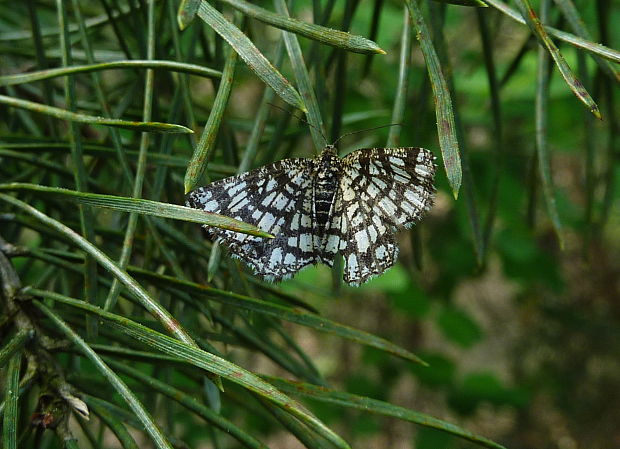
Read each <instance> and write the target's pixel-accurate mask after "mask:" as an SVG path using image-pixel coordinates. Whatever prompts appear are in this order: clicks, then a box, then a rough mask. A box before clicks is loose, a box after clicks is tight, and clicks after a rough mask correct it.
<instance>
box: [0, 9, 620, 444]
mask: <svg viewBox="0 0 620 449" xmlns="http://www.w3.org/2000/svg"><path fill="white" fill-rule="evenodd" d="M515 4H516V6H517V7H518V10H514V9H512V8H510V7H509V6H508V5H506V4H505V3H504V2H501V1H498V0H484V1H481V0H441V1H435V2H430V1H429V2H426V1H416V0H405V1H403V2H397V1H392V0H391V1H384V0H375V1H372V2H370V1H365V2H360V1H356V0H338V1H332V0H324V1H319V0H316V1H313V2H292V1H289V2H285V1H284V0H275V1H273V2H268V1H257V2H252V3H250V2H246V1H243V0H219V1H212V2H207V1H201V0H183V1H181V2H176V1H173V0H165V1H158V2H155V1H153V0H146V1H134V0H129V1H120V2H116V1H114V2H108V1H101V2H79V1H77V0H72V1H63V0H58V1H56V2H45V1H43V2H32V1H27V2H21V3H20V2H4V3H2V4H0V17H2V20H1V21H0V52H1V53H2V60H3V64H2V68H1V69H0V70H2V73H0V104H1V105H2V107H1V108H0V205H1V206H0V285H1V286H2V291H1V295H0V380H1V382H0V391H2V393H0V395H1V397H0V423H1V431H2V436H1V438H2V445H3V447H6V448H15V449H17V448H20V447H68V448H74V447H89V446H90V447H94V448H102V447H108V446H109V445H110V443H109V441H111V439H114V440H115V442H114V443H113V444H117V443H116V441H118V444H120V445H121V446H122V447H124V448H134V447H140V446H141V445H142V444H148V445H150V446H149V447H157V448H172V447H202V446H205V445H206V447H214V448H229V447H249V448H264V447H267V444H271V443H272V442H273V445H274V446H275V445H279V446H282V445H283V444H288V443H290V436H293V437H295V438H296V439H297V440H298V441H299V444H300V445H304V446H305V447H309V448H332V447H341V448H346V447H350V446H355V447H358V446H359V447H368V442H369V441H378V442H379V443H378V444H381V445H383V446H385V447H389V446H391V445H393V444H394V443H395V442H400V441H401V439H406V440H409V441H410V444H411V445H412V447H415V448H416V449H425V448H436V447H442V448H459V447H464V446H463V445H467V447H470V446H472V445H475V446H483V447H490V448H501V447H504V446H502V445H500V443H498V442H495V441H493V440H497V441H499V442H501V443H502V444H504V445H505V446H506V447H526V446H532V442H531V441H532V440H527V438H529V436H530V435H534V434H535V431H537V432H538V433H537V434H536V435H537V436H536V437H531V438H534V439H535V438H538V440H536V442H538V443H540V444H538V445H536V444H534V446H537V447H554V445H557V444H556V443H557V441H556V440H557V439H561V438H560V437H562V435H560V436H559V437H558V436H557V435H555V434H554V435H551V434H552V432H548V428H547V427H550V424H549V422H547V421H544V420H537V416H538V415H536V414H535V413H534V412H536V410H538V409H540V408H542V409H543V412H544V411H545V409H544V407H552V406H557V407H560V408H561V410H562V411H564V413H563V414H558V413H556V414H553V413H555V411H553V413H551V412H550V414H551V415H552V416H554V417H557V416H558V415H560V417H561V418H562V419H566V422H567V423H570V424H571V425H570V426H569V425H566V427H567V428H581V427H583V428H588V427H592V428H594V427H595V426H594V425H593V423H592V418H591V417H590V418H588V413H589V414H592V413H591V411H590V410H592V409H595V410H596V414H595V417H596V418H597V419H598V418H600V420H605V417H609V418H608V419H609V421H610V422H615V421H614V419H615V418H616V417H618V415H617V412H615V411H614V410H613V409H612V408H611V407H610V405H609V404H611V403H616V402H617V400H616V401H614V398H615V396H617V394H615V393H614V392H615V391H620V387H618V378H620V373H619V371H620V370H619V369H618V368H617V354H616V348H617V347H618V344H619V342H620V336H619V335H618V333H617V332H616V331H615V330H614V329H618V328H620V327H619V323H618V322H617V316H620V313H618V310H617V307H618V306H617V296H615V295H614V292H615V293H617V278H618V273H620V267H619V266H618V260H617V257H614V256H613V255H614V254H617V252H618V251H620V248H619V247H618V242H619V241H620V239H619V238H618V237H619V236H620V231H619V229H620V222H619V221H618V217H617V215H618V214H617V203H618V198H619V197H620V190H619V189H618V187H617V186H618V183H617V178H618V176H620V169H619V168H618V154H619V153H618V152H619V149H618V142H620V139H618V123H619V121H618V116H617V107H618V101H619V100H618V95H617V86H618V82H619V80H620V76H619V72H618V63H620V52H618V51H617V50H614V49H613V48H612V47H613V44H614V42H615V44H616V46H617V43H618V38H619V35H618V30H617V29H616V28H617V27H616V28H614V27H613V26H611V24H614V23H618V22H619V21H620V10H619V9H618V8H617V7H612V6H611V3H610V2H608V1H600V2H583V1H582V2H577V3H576V4H573V1H572V0H556V1H555V2H554V4H551V2H549V1H547V0H541V1H540V2H530V1H529V0H518V1H517V2H515ZM453 5H462V6H453ZM548 24H560V26H561V27H562V30H560V29H558V28H556V27H553V26H549V25H548ZM179 26H180V27H181V28H182V31H181V30H180V28H179ZM566 30H568V31H566ZM599 42H601V43H599ZM567 44H570V45H571V46H572V47H571V46H569V45H567ZM558 75H561V76H558ZM595 101H596V102H595ZM580 102H581V103H583V104H585V105H586V108H585V109H584V108H583V107H582V106H581V103H580ZM272 103H273V104H274V105H275V106H276V107H272ZM597 104H598V105H597ZM280 109H284V110H285V112H284V113H283V112H281V111H280ZM300 111H301V112H300ZM295 112H297V114H300V113H301V114H303V113H305V117H304V121H306V122H307V123H309V124H310V125H311V126H310V129H309V130H308V129H307V128H306V127H305V125H304V124H303V123H302V122H301V120H299V117H298V116H297V117H296V116H294V113H295ZM600 116H602V117H603V119H604V121H602V122H600V121H598V120H597V118H600ZM386 123H401V124H402V125H403V126H400V127H396V126H395V127H391V128H389V129H380V130H376V131H375V132H373V133H367V134H364V135H358V136H356V138H357V139H358V143H357V144H355V145H353V144H352V143H351V142H352V139H351V138H347V139H345V140H343V141H341V146H342V148H341V151H340V152H341V154H345V153H346V152H348V151H350V150H351V149H352V148H353V147H354V146H355V147H359V146H362V145H364V146H385V145H386V143H387V145H388V146H394V145H403V146H424V147H427V148H430V149H432V151H434V153H435V154H436V155H437V156H438V157H439V159H438V162H437V164H438V166H439V167H441V169H440V170H438V177H437V187H438V194H437V201H436V207H435V209H434V210H433V212H432V213H431V214H430V216H429V217H428V219H427V221H425V222H424V223H422V224H421V225H420V226H417V227H416V228H415V229H413V230H412V231H409V232H407V233H402V234H401V235H400V237H399V239H400V247H401V248H402V251H401V258H400V263H399V264H398V265H397V266H395V267H394V268H392V269H391V270H390V271H388V272H387V273H386V274H385V275H383V276H381V277H378V278H376V279H373V280H372V281H370V282H369V283H367V284H365V285H363V286H361V287H359V288H351V287H344V286H341V285H339V279H340V275H339V273H338V269H337V268H336V269H335V270H334V271H333V272H331V271H330V270H328V269H327V268H326V267H315V268H309V269H307V270H305V271H304V272H302V273H300V274H299V275H298V276H296V277H295V278H294V279H291V280H288V281H286V282H284V283H282V284H281V285H271V284H268V283H265V282H262V281H259V280H257V279H256V278H254V277H253V276H252V275H251V274H250V273H248V271H247V270H246V269H245V268H244V267H243V266H242V265H241V264H239V263H238V262H237V261H236V260H235V259H232V258H231V257H230V255H229V254H226V253H224V252H221V251H220V249H219V247H218V246H217V245H214V244H212V243H211V242H209V241H208V240H205V239H204V236H203V235H202V234H201V230H200V226H199V225H198V224H197V223H200V224H208V225H213V226H219V227H222V228H227V229H234V230H238V231H240V232H247V233H250V234H257V235H263V234H261V232H262V231H260V230H258V229H256V228H255V227H254V226H251V225H249V224H246V223H241V222H238V221H236V220H233V219H230V218H228V217H222V216H218V215H215V214H207V213H204V212H201V211H196V210H193V209H188V208H186V207H183V206H181V204H183V202H184V194H185V193H186V192H187V191H189V190H191V189H193V188H195V187H196V186H199V185H203V184H205V183H207V182H208V181H209V180H211V179H217V178H220V177H222V176H229V175H232V174H235V173H240V172H244V171H247V170H249V169H251V168H253V167H255V166H258V165H261V164H264V163H269V162H273V161H276V160H279V159H282V158H285V157H289V156H294V157H297V156H304V157H310V156H311V155H312V154H315V153H316V152H317V151H318V150H320V148H319V147H320V146H321V145H323V144H324V142H323V140H324V135H327V136H328V137H329V138H328V140H335V139H336V138H337V137H339V136H340V135H341V134H344V133H345V132H349V131H359V130H360V129H363V128H365V127H376V126H378V125H383V124H386ZM310 137H311V138H310ZM459 193H460V195H459ZM457 197H458V200H457V199H456V198H457ZM614 207H616V209H614ZM267 237H268V236H267ZM489 311H491V312H489ZM515 326H516V327H519V326H520V329H521V330H520V334H519V335H518V337H515V334H518V332H517V331H515V329H514V327H515ZM584 342H588V343H587V344H586V343H584ZM592 342H595V344H593V343H592ZM480 352H482V353H485V355H486V352H489V353H490V354H491V355H486V357H481V356H480ZM497 354H501V355H503V356H505V359H507V360H508V362H505V363H503V364H500V363H499V362H497V359H493V358H492V356H493V355H495V356H497ZM549 354H551V355H552V356H548V355H549ZM500 358H501V357H500ZM614 360H615V364H614ZM575 361H577V362H575ZM487 362H488V365H489V366H487ZM500 365H501V369H500V368H498V366H500ZM575 373H577V374H575ZM584 379H585V380H584ZM607 394H609V395H610V398H608V397H607ZM614 395H615V396H614ZM540 397H543V398H549V397H551V398H552V400H551V401H547V402H548V403H550V404H551V405H549V404H545V405H544V406H541V405H540V404H539V402H540ZM537 399H538V402H537ZM616 399H618V400H620V398H616ZM489 407H490V408H491V409H492V410H494V411H508V413H509V414H510V413H513V414H514V413H517V412H518V413H519V416H520V417H521V418H520V421H519V422H518V423H517V424H515V426H517V425H521V426H522V427H521V428H518V429H517V428H516V427H515V428H513V431H500V430H497V431H495V433H494V434H493V435H490V436H491V438H492V439H490V438H487V437H485V436H482V435H479V434H478V433H477V432H476V433H473V432H470V431H469V430H467V428H468V427H469V424H470V423H473V424H474V425H475V424H476V422H477V426H475V428H482V429H492V428H495V427H496V426H494V421H492V420H491V418H489V415H488V414H487V415H485V414H484V413H485V410H488V408H489ZM536 407H538V409H536ZM530 409H532V410H534V412H532V413H531V414H530V413H529V412H530ZM541 413H542V412H541ZM433 415H438V416H439V417H435V416H433ZM447 417H449V418H447ZM87 418H90V419H88V420H87ZM619 418H620V417H619ZM554 419H555V418H554ZM395 420H401V421H403V423H404V424H408V423H412V424H415V425H416V426H410V427H411V428H412V430H409V431H408V432H409V433H404V434H403V435H404V436H402V435H401V434H399V433H395V432H393V430H394V429H393V423H394V422H395ZM476 420H478V421H476ZM481 420H482V424H483V425H482V426H481V425H480V424H481V422H480V421H481ZM487 421H492V422H487ZM514 421H516V419H514ZM539 421H540V422H539ZM554 422H555V423H556V424H554V425H553V428H554V429H555V428H557V427H558V426H559V424H557V423H558V422H559V421H558V419H556V420H555V421H554ZM560 427H561V426H560ZM413 429H416V430H413ZM413 432H415V434H414V433H413ZM480 433H486V432H485V431H484V432H483V431H481V432H480ZM586 433H587V429H586V430H585V431H584V434H586ZM600 433H601V434H602V435H607V433H606V432H605V431H601V432H600ZM283 435H284V436H283ZM564 436H565V435H564ZM551 438H555V440H553V441H551V440H550V439H551ZM584 438H586V437H584ZM144 441H148V443H144ZM562 441H565V442H566V441H567V440H566V438H565V439H564V440H562ZM584 441H588V442H593V441H594V442H598V441H600V440H597V439H596V438H595V437H594V436H591V435H588V436H587V438H586V439H584ZM391 443H392V444H391ZM583 446H584V447H598V446H600V445H598V446H597V444H585V443H584V444H583ZM115 447H116V446H115Z"/></svg>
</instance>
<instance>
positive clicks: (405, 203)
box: [330, 148, 435, 285]
mask: <svg viewBox="0 0 620 449" xmlns="http://www.w3.org/2000/svg"><path fill="white" fill-rule="evenodd" d="M434 159H435V158H434V156H433V155H432V153H431V152H430V151H428V150H425V149H423V148H372V149H361V150H358V151H355V152H353V153H351V154H349V155H348V156H346V157H345V158H344V159H343V170H342V177H341V179H340V184H339V192H338V197H337V199H336V200H337V201H338V202H339V204H338V211H339V213H340V217H334V218H333V219H332V223H333V224H334V226H336V227H337V228H338V229H339V232H338V234H340V239H339V241H338V244H337V245H335V244H334V245H332V246H331V248H330V249H332V250H334V249H335V248H336V246H337V250H338V251H340V252H341V253H342V255H343V257H344V260H345V269H344V280H345V282H347V283H348V284H354V285H357V284H361V283H363V282H366V281H367V280H369V279H370V278H372V277H374V276H377V275H379V274H381V273H383V272H384V271H385V270H387V269H388V268H389V267H391V266H392V265H394V263H395V261H396V258H397V256H398V246H397V245H396V243H395V241H394V232H395V231H396V230H397V229H400V228H406V227H410V226H412V225H413V224H415V223H416V222H417V221H419V220H420V219H421V218H422V216H423V214H424V213H425V212H426V211H428V210H429V209H430V208H431V206H432V202H433V196H434V192H435V189H434V187H433V177H434V174H435V164H434V162H433V161H434Z"/></svg>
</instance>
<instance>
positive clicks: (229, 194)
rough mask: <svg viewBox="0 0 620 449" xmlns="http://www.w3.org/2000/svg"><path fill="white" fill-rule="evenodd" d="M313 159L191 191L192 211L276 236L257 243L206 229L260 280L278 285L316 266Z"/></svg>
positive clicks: (236, 234)
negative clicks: (303, 269)
mask: <svg viewBox="0 0 620 449" xmlns="http://www.w3.org/2000/svg"><path fill="white" fill-rule="evenodd" d="M313 172H314V161H313V160H312V159H286V160H282V161H279V162H276V163H274V164H270V165H266V166H264V167H261V168H258V169H255V170H252V171H250V172H247V173H244V174H242V175H239V176H232V177H230V178H225V179H222V180H220V181H216V182H213V183H211V184H209V185H207V186H204V187H200V188H198V189H196V190H194V191H192V192H191V193H190V194H189V195H188V198H187V204H188V206H191V207H195V208H198V209H203V210H205V211H208V212H215V213H218V214H221V215H226V216H229V217H232V218H235V219H237V220H241V221H244V222H246V223H250V224H253V225H255V226H258V227H259V228H260V229H262V230H263V231H265V232H268V233H270V234H272V235H274V236H275V238H273V239H268V238H262V237H255V236H251V235H247V234H241V233H239V232H234V231H228V230H224V229H220V228H215V227H210V226H205V228H206V229H207V232H208V234H209V235H210V236H211V237H212V238H214V239H215V240H216V241H218V242H220V243H221V244H223V245H225V246H227V247H228V248H229V249H230V250H231V253H232V255H233V256H235V257H238V258H239V259H241V260H242V261H244V262H245V263H246V264H247V265H248V266H249V267H250V268H251V269H252V270H253V271H254V272H255V273H256V274H257V275H259V276H262V277H264V278H266V279H268V280H272V281H279V280H282V279H284V278H287V277H290V276H292V275H293V274H295V273H296V272H297V271H299V270H301V269H302V268H304V267H305V266H307V265H309V264H313V263H317V262H318V260H317V259H316V248H317V247H318V245H319V244H320V242H319V241H318V237H317V236H316V229H315V224H314V222H313V218H312V217H313V214H312V201H313V196H312V179H313Z"/></svg>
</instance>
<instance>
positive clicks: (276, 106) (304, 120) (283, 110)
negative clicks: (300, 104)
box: [267, 103, 329, 145]
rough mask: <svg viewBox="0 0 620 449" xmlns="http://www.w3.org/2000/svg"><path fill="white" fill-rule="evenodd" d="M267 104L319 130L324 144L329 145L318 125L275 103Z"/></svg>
mask: <svg viewBox="0 0 620 449" xmlns="http://www.w3.org/2000/svg"><path fill="white" fill-rule="evenodd" d="M267 104H268V105H269V106H273V107H274V108H276V109H279V110H281V111H282V112H286V113H287V114H290V115H291V116H292V117H293V118H296V119H297V120H299V121H301V122H303V123H305V124H306V125H308V126H310V127H311V128H314V129H316V130H317V131H318V132H319V134H320V135H321V137H322V138H323V141H324V142H325V145H329V141H328V140H327V137H325V134H323V130H321V129H320V128H319V127H318V126H315V125H313V124H312V123H310V122H309V121H307V120H306V119H304V118H303V117H301V116H297V115H295V114H294V113H293V112H291V111H287V110H286V109H284V108H282V107H280V106H278V105H275V104H273V103H267Z"/></svg>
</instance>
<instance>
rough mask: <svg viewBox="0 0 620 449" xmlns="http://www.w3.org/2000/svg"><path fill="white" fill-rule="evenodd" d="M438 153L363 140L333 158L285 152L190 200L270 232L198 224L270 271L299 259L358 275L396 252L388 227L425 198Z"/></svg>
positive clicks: (429, 197)
mask: <svg viewBox="0 0 620 449" xmlns="http://www.w3.org/2000/svg"><path fill="white" fill-rule="evenodd" d="M434 160H435V157H434V156H433V154H432V153H431V152H430V151H429V150H426V149H424V148H414V147H402V148H364V149H359V150H356V151H354V152H352V153H350V154H348V155H347V156H345V157H344V158H340V157H339V156H338V155H337V153H336V149H335V147H334V146H333V145H327V146H326V147H325V148H324V150H323V151H322V152H321V154H320V155H319V156H317V157H316V158H299V159H285V160H281V161H278V162H275V163H273V164H269V165H265V166H263V167H260V168H257V169H255V170H252V171H249V172H247V173H244V174H241V175H238V176H231V177H229V178H225V179H222V180H219V181H215V182H213V183H211V184H209V185H206V186H204V187H200V188H198V189H196V190H194V191H192V192H190V193H189V194H188V196H187V205H188V206H190V207H194V208H197V209H202V210H205V211H208V212H214V213H218V214H221V215H226V216H229V217H232V218H235V219H237V220H241V221H244V222H246V223H251V224H253V225H255V226H257V227H259V228H260V229H262V230H263V231H266V232H268V233H270V234H272V235H273V236H275V238H273V239H270V238H262V237H256V236H251V235H247V234H242V233H238V232H234V231H228V230H224V229H220V228H215V227H210V226H205V228H206V230H207V233H208V234H209V236H210V237H211V238H213V239H214V240H215V241H217V242H220V243H221V244H223V245H224V246H226V247H228V249H229V250H230V253H231V254H232V255H233V256H234V257H237V258H239V259H241V260H242V261H243V262H245V264H246V265H248V266H249V267H250V268H251V269H252V270H253V272H254V273H255V274H256V275H258V276H260V277H262V278H264V279H266V280H270V281H280V280H282V279H286V278H289V277H291V276H292V275H294V274H295V273H297V272H298V271H299V270H301V269H302V268H304V267H306V266H308V265H313V264H318V263H324V264H326V265H328V266H330V267H331V266H333V263H334V259H335V258H336V257H337V256H338V254H340V255H342V257H344V273H343V279H344V281H345V282H346V283H347V284H350V285H359V284H362V283H364V282H366V281H368V280H369V279H371V278H372V277H374V276H377V275H380V274H382V273H383V272H384V271H386V270H387V269H388V268H390V267H391V266H392V265H394V263H395V262H396V259H397V257H398V246H397V244H396V241H395V238H394V234H395V232H396V231H397V230H398V229H402V228H408V227H410V226H412V225H414V224H415V223H417V222H418V221H419V220H421V219H422V217H423V216H424V215H425V213H426V212H427V211H428V210H429V209H430V208H431V207H432V204H433V197H434V194H435V188H434V187H433V180H434V176H435V164H434Z"/></svg>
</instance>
